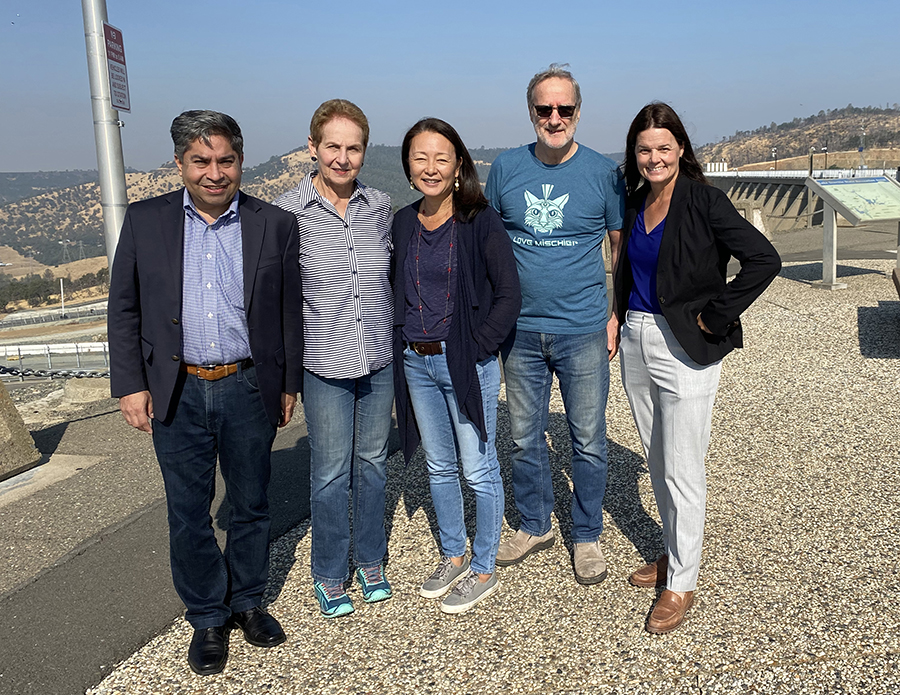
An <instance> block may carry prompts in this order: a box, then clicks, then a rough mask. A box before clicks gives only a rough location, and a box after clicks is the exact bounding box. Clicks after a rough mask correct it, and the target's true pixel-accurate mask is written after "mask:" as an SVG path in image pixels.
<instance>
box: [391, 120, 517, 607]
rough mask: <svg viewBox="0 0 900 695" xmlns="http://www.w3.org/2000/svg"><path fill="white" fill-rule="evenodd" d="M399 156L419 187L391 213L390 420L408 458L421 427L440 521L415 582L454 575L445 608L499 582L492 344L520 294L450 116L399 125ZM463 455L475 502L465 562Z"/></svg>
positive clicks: (503, 237)
mask: <svg viewBox="0 0 900 695" xmlns="http://www.w3.org/2000/svg"><path fill="white" fill-rule="evenodd" d="M402 157H403V170H404V171H405V172H406V176H407V178H408V179H409V181H410V187H411V188H416V189H418V190H419V191H420V192H421V193H422V196H423V197H422V199H421V200H419V201H418V202H416V203H413V204H412V205H410V206H408V207H405V208H403V209H402V210H400V211H399V212H398V213H397V214H396V216H395V217H394V226H393V238H394V257H393V271H392V272H393V283H394V379H395V398H396V408H397V424H398V428H399V431H400V438H401V442H402V446H403V452H404V455H405V456H406V460H407V461H409V459H410V458H411V456H412V454H413V453H414V452H415V449H416V446H417V445H418V444H419V441H420V437H421V443H422V448H423V449H424V451H425V458H426V461H427V466H428V477H429V484H430V488H431V496H432V500H433V502H434V509H435V514H436V515H437V521H438V527H439V530H440V534H439V535H440V542H441V559H440V562H439V563H438V566H437V569H435V571H434V572H433V573H432V574H431V576H430V577H428V579H426V581H425V583H424V584H423V585H422V587H421V588H420V589H419V593H420V595H422V596H423V597H425V598H438V597H440V596H443V595H444V594H445V593H446V592H447V591H448V590H449V589H450V588H451V586H453V585H454V582H456V584H455V587H454V588H453V590H452V591H451V592H450V594H449V595H448V596H447V597H446V598H445V599H444V601H443V602H442V603H441V610H442V611H444V612H446V613H461V612H463V611H465V610H468V609H469V608H471V607H472V606H474V605H475V604H476V603H478V602H479V601H481V600H482V599H484V598H486V597H487V596H489V595H490V594H492V593H493V592H495V591H496V590H497V588H498V584H497V575H496V573H495V571H494V560H495V557H496V555H497V548H498V547H499V544H500V528H501V523H502V520H503V505H504V499H503V485H502V482H501V480H500V466H499V463H498V462H497V451H496V449H495V447H494V436H495V433H496V423H497V397H498V395H499V391H500V366H499V363H498V362H497V352H498V350H499V347H500V343H502V342H503V340H504V339H505V338H506V336H507V335H508V334H509V332H510V330H512V328H513V326H515V323H516V318H517V317H518V315H519V308H520V306H521V302H522V298H521V292H520V290H519V276H518V273H517V272H516V262H515V258H514V257H513V251H512V245H511V243H510V240H509V236H508V235H507V233H506V229H505V228H504V227H503V223H502V221H501V220H500V217H499V215H497V213H496V212H495V211H494V210H493V209H492V208H491V207H489V206H488V204H487V200H486V199H485V197H484V195H483V193H482V192H481V185H480V184H479V182H478V174H477V172H476V170H475V164H474V163H473V162H472V157H471V156H470V155H469V152H468V150H467V149H466V147H465V145H463V143H462V140H461V139H460V137H459V135H458V134H457V132H456V131H455V130H454V129H453V127H452V126H450V125H449V124H448V123H445V122H444V121H441V120H439V119H436V118H426V119H422V120H421V121H419V122H418V123H416V124H415V125H414V126H413V127H412V128H411V129H410V130H409V132H407V134H406V136H405V137H404V139H403V148H402ZM457 451H458V452H459V459H457ZM459 461H461V462H462V471H463V476H464V477H465V479H466V482H467V483H468V485H469V487H470V488H471V489H472V491H473V492H474V494H475V502H476V533H475V538H474V540H473V542H472V560H471V563H470V562H469V561H468V559H467V558H466V528H465V523H464V517H463V499H462V490H461V488H460V483H459ZM460 578H461V579H460ZM457 579H459V581H456V580H457Z"/></svg>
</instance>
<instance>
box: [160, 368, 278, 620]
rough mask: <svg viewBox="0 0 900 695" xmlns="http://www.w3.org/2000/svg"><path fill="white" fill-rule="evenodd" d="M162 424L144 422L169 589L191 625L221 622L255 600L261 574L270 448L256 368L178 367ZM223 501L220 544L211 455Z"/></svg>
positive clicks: (271, 432) (265, 558) (265, 562)
mask: <svg viewBox="0 0 900 695" xmlns="http://www.w3.org/2000/svg"><path fill="white" fill-rule="evenodd" d="M181 378H182V380H183V382H184V384H183V387H182V388H181V395H180V397H179V398H178V405H177V407H176V410H175V413H174V415H173V417H172V419H171V421H170V422H169V423H168V424H164V423H163V422H160V421H159V420H154V422H153V445H154V447H155V448H156V458H157V459H158V460H159V467H160V469H161V470H162V476H163V482H164V483H165V487H166V505H167V507H168V512H169V551H170V555H171V561H172V579H173V581H174V583H175V590H176V591H177V592H178V595H179V596H180V597H181V600H182V601H183V602H184V605H185V606H186V607H187V613H186V615H185V618H186V619H187V621H188V622H189V623H190V624H191V625H192V626H193V627H194V628H195V629H202V628H206V627H214V626H217V625H223V624H225V621H226V620H227V619H228V618H229V617H230V616H231V613H232V612H238V611H244V610H247V609H249V608H253V607H254V606H258V605H259V604H260V602H261V600H262V595H263V590H264V589H265V586H266V579H267V578H268V574H269V502H268V497H267V494H266V493H267V488H268V486H269V471H270V455H271V451H272V442H273V441H274V439H275V427H273V426H272V425H271V424H270V423H269V420H268V418H267V417H266V412H265V409H264V407H263V402H262V398H261V396H260V394H259V388H258V385H257V382H256V369H255V368H254V367H250V368H248V369H241V368H240V367H239V368H238V372H237V373H236V374H233V375H231V376H228V377H225V378H224V379H219V380H218V381H204V380H202V379H200V378H198V377H196V376H190V375H187V374H184V375H182V377H181ZM217 458H218V461H219V465H220V466H221V470H222V477H223V478H224V480H225V497H226V500H227V501H228V503H229V505H230V506H231V512H232V513H231V519H230V522H229V524H228V532H227V540H226V545H225V552H224V553H223V552H222V551H221V550H220V549H219V546H218V544H217V543H216V537H215V533H214V532H213V528H212V519H211V517H210V505H211V504H212V501H213V497H214V496H215V485H216V459H217Z"/></svg>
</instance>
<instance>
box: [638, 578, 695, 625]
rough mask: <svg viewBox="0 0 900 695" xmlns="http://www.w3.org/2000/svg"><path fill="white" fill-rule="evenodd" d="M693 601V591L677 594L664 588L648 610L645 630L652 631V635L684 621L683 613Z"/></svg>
mask: <svg viewBox="0 0 900 695" xmlns="http://www.w3.org/2000/svg"><path fill="white" fill-rule="evenodd" d="M693 603H694V592H693V591H688V592H685V594H684V596H679V595H678V594H676V593H675V592H674V591H669V590H668V589H666V590H665V591H663V592H662V595H661V596H660V597H659V600H658V601H657V602H656V605H655V606H653V610H652V611H651V612H650V617H649V618H648V619H647V632H652V633H653V634H654V635H663V634H665V633H667V632H671V631H672V630H674V629H675V628H676V627H678V626H679V625H681V623H682V622H683V621H684V614H685V613H687V611H688V608H690V607H691V605H692V604H693Z"/></svg>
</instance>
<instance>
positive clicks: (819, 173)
mask: <svg viewBox="0 0 900 695" xmlns="http://www.w3.org/2000/svg"><path fill="white" fill-rule="evenodd" d="M703 174H704V176H706V177H712V178H720V177H721V178H723V179H741V178H769V179H806V178H807V177H808V176H809V172H808V170H807V169H782V170H779V171H773V170H768V171H705V172H703ZM896 175H897V169H814V170H813V178H814V179H853V178H857V179H858V178H862V177H867V176H887V177H889V178H894V177H895V176H896Z"/></svg>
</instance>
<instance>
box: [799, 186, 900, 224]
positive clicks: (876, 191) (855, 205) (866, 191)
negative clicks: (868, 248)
mask: <svg viewBox="0 0 900 695" xmlns="http://www.w3.org/2000/svg"><path fill="white" fill-rule="evenodd" d="M806 186H807V188H809V189H810V190H811V191H813V193H815V194H816V195H818V196H819V197H821V198H822V199H823V200H824V201H825V202H826V203H828V204H829V205H831V207H833V208H834V209H835V210H837V211H838V212H839V213H841V215H842V216H843V217H844V219H846V220H847V221H848V222H849V223H850V224H852V225H853V226H854V227H855V226H856V225H858V224H860V223H862V222H889V221H891V220H900V184H898V183H897V182H896V181H894V180H893V179H889V178H888V177H886V176H869V177H863V178H858V179H806Z"/></svg>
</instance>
